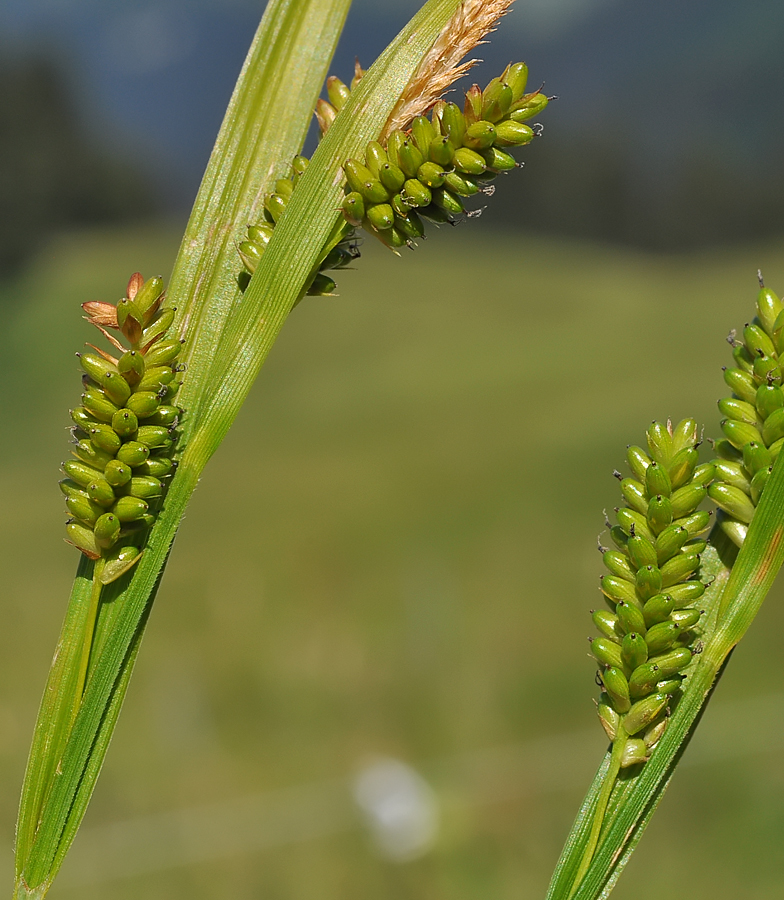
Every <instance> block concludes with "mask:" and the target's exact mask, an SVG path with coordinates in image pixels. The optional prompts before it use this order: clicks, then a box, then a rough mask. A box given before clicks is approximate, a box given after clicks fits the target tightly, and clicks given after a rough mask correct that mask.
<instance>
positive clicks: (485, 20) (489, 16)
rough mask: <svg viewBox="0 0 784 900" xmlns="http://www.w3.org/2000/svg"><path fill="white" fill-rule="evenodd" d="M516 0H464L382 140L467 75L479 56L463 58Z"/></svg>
mask: <svg viewBox="0 0 784 900" xmlns="http://www.w3.org/2000/svg"><path fill="white" fill-rule="evenodd" d="M513 2H514V0H463V2H462V3H461V4H460V6H459V7H458V8H457V10H455V13H454V15H453V16H452V18H451V19H450V20H449V22H447V24H446V26H445V27H444V29H443V31H442V32H441V34H439V36H438V37H437V38H436V41H435V43H434V44H433V46H432V47H431V48H430V50H429V51H428V52H427V54H426V55H425V57H424V59H423V60H422V62H421V63H420V64H419V68H418V69H417V70H416V72H415V73H414V75H413V77H412V78H411V80H410V81H409V82H408V85H407V86H406V89H405V91H404V92H403V95H402V96H401V98H400V99H399V100H398V102H397V104H396V105H395V108H394V109H393V110H392V113H391V114H390V116H389V119H387V124H386V125H385V126H384V130H383V132H382V134H381V140H382V142H383V140H384V139H385V138H387V137H388V136H389V135H390V134H391V133H392V132H393V131H396V130H397V129H402V128H406V127H407V126H408V125H409V124H410V123H411V120H412V119H414V118H416V117H417V116H421V115H422V114H423V113H425V112H427V110H428V109H430V107H431V106H432V105H433V104H434V103H435V102H436V100H438V98H439V97H440V96H441V94H443V92H444V91H445V90H446V89H447V88H448V87H449V85H450V84H452V83H453V82H454V81H456V80H457V79H458V78H460V76H461V75H465V73H466V72H467V71H468V70H469V69H470V68H471V66H473V64H474V63H475V62H476V60H473V59H470V60H468V61H467V62H464V63H461V62H460V60H461V59H462V58H463V57H464V56H465V55H466V54H467V53H470V52H471V51H472V50H473V49H474V47H476V46H478V45H479V44H481V43H482V38H483V37H485V35H487V34H489V33H490V32H491V31H493V30H494V26H495V24H496V23H497V22H498V20H499V19H500V18H501V16H503V15H505V14H506V13H507V11H508V10H509V7H510V6H511V5H512V3H513Z"/></svg>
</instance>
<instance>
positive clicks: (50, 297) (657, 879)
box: [0, 223, 784, 900]
mask: <svg viewBox="0 0 784 900" xmlns="http://www.w3.org/2000/svg"><path fill="white" fill-rule="evenodd" d="M469 229H470V230H469ZM176 243H177V234H176V233H175V231H174V230H172V229H169V228H166V227H160V226H156V227H149V228H135V229H118V230H114V231H107V230H103V231H101V232H93V233H90V232H83V233H80V234H71V235H68V236H63V237H61V238H59V239H57V240H54V241H53V242H52V243H51V244H50V245H49V246H48V247H47V248H46V249H45V250H43V251H42V252H41V253H40V254H39V256H38V257H37V258H36V259H35V260H34V261H33V263H32V265H31V266H30V268H29V269H28V270H26V271H25V272H24V273H23V274H22V275H21V276H20V277H19V278H18V279H16V280H15V281H14V282H12V283H8V284H6V285H5V287H4V291H5V295H6V296H5V298H4V299H5V300H6V301H7V302H6V303H4V304H3V309H4V321H3V327H2V330H1V332H0V333H1V334H2V352H0V360H1V361H2V362H0V365H1V366H2V369H3V376H4V380H5V383H6V384H7V385H9V386H10V390H7V391H6V392H4V394H3V398H2V400H3V404H4V406H5V410H4V415H5V420H6V421H10V422H14V423H15V427H14V430H13V431H12V432H9V433H8V437H7V439H6V441H5V442H4V446H3V453H4V461H3V462H4V464H3V466H2V479H3V496H4V497H5V498H6V499H5V503H6V508H7V509H8V510H9V511H13V512H12V514H11V515H8V516H6V518H5V520H4V524H3V525H2V526H0V527H2V528H3V530H4V539H3V540H2V541H0V547H2V550H0V553H2V571H3V573H4V579H5V601H4V622H5V627H4V628H3V630H2V635H1V636H0V659H2V681H1V682H0V685H1V686H0V719H1V720H2V730H1V731H0V735H2V737H0V753H2V761H3V762H2V769H1V776H0V777H2V785H3V789H2V792H1V797H2V809H0V823H2V825H1V826H0V827H1V830H0V836H1V837H0V839H1V840H2V844H3V845H4V846H5V848H6V852H5V853H4V855H3V859H4V862H5V865H6V869H8V868H9V867H10V859H11V857H10V847H11V843H12V822H13V819H14V808H15V803H16V798H17V792H18V788H19V784H20V781H21V776H22V771H23V765H24V760H25V753H26V750H27V746H28V741H29V737H30V731H31V728H32V725H33V720H34V714H35V710H36V705H37V703H38V698H39V693H40V690H41V688H42V685H43V680H44V673H45V670H46V666H47V664H48V661H49V659H50V656H51V652H52V648H53V646H54V642H55V638H56V634H57V628H58V625H59V621H60V617H61V614H62V610H63V609H64V603H65V599H66V596H67V592H68V589H69V585H70V580H71V577H72V574H73V569H74V566H75V562H76V560H75V552H74V551H73V550H72V548H70V547H68V546H66V545H65V544H64V543H63V542H62V522H63V518H64V514H63V508H62V498H61V496H60V494H59V491H58V490H57V487H56V484H55V482H56V477H57V476H56V473H57V466H58V463H59V462H60V461H61V460H62V459H63V458H64V456H65V455H66V452H67V435H66V432H65V428H66V427H67V425H68V415H67V409H68V407H69V405H73V403H74V402H75V399H76V396H77V393H78V371H77V367H76V363H75V360H74V358H73V355H72V354H73V352H74V351H75V350H76V349H78V348H79V346H80V345H81V343H82V342H83V341H84V340H86V339H91V338H92V336H91V335H90V333H89V330H88V327H87V324H86V323H84V322H83V321H82V320H81V319H80V317H79V308H78V304H79V303H80V302H81V301H82V300H84V299H98V298H104V297H106V298H115V297H116V296H118V295H119V293H120V292H121V291H122V289H123V287H124V277H125V275H126V273H128V272H130V271H131V270H132V269H133V268H135V267H139V268H141V269H142V270H143V271H145V272H148V273H152V272H166V271H167V268H168V266H170V264H171V260H172V259H173V254H174V251H175V248H176ZM757 266H761V267H762V269H763V271H764V272H765V275H766V278H767V279H768V282H769V283H770V284H772V285H776V284H781V283H782V282H784V253H783V252H782V250H781V247H780V243H779V242H772V243H770V244H769V245H759V246H752V247H745V248H738V249H737V250H736V251H735V252H734V253H732V254H727V253H717V252H706V253H703V254H701V255H698V256H679V257H667V256H655V255H645V254H642V253H635V252H631V251H628V250H618V249H613V248H611V247H605V246H601V245H595V244H587V243H577V242H572V243H570V242H565V241H558V242H551V241H544V240H540V239H537V238H536V237H533V236H523V235H519V236H515V237H512V238H505V239H501V238H499V237H498V236H493V235H492V234H491V233H488V232H487V231H483V229H482V228H481V223H480V224H479V225H477V227H476V228H474V226H473V224H472V225H466V226H464V227H461V228H459V229H455V230H454V231H453V230H451V229H449V233H444V230H443V229H442V230H441V232H440V233H437V234H436V235H434V236H433V237H432V238H431V239H430V240H428V241H427V243H426V244H425V245H424V246H422V247H421V248H420V249H419V250H418V251H417V252H415V253H406V254H405V255H404V257H403V258H402V259H397V258H395V257H394V256H393V255H392V254H390V253H388V252H387V251H385V250H383V248H381V247H378V248H377V247H375V246H372V245H369V243H368V242H367V241H366V242H365V245H364V246H363V258H362V260H361V261H360V262H359V263H358V265H357V269H356V271H347V272H345V273H343V275H342V277H341V279H340V288H339V292H340V296H339V297H336V298H308V299H307V300H306V301H304V302H303V303H302V304H301V306H300V307H298V308H297V309H296V310H295V311H294V313H293V314H292V316H291V319H290V320H289V322H288V323H287V325H286V328H285V329H284V331H283V334H282V337H281V338H280V340H279V342H278V344H277V346H276V347H275V350H274V351H273V354H272V356H271V358H270V360H269V361H268V363H267V365H266V367H265V369H264V371H263V374H262V377H261V378H260V380H259V383H258V384H257V386H256V388H255V389H254V392H253V394H252V396H251V398H250V400H249V401H248V403H247V405H246V406H245V408H244V409H243V411H242V414H241V416H240V418H239V420H238V421H237V423H236V426H235V428H234V429H233V430H232V432H231V433H230V435H229V437H228V439H227V440H226V442H225V443H224V445H223V446H222V447H221V449H220V450H219V452H218V454H217V455H216V457H215V459H214V460H213V462H212V463H211V465H210V466H209V467H208V469H207V472H206V475H205V477H204V478H203V481H202V484H201V485H200V487H199V490H198V491H197V493H196V495H195V498H194V501H193V503H192V506H191V507H190V510H189V513H188V515H187V517H186V519H185V521H184V523H183V526H182V528H181V531H180V534H179V537H178V539H177V543H176V546H175V551H174V553H173V555H172V559H171V562H170V564H169V567H168V571H167V573H166V576H165V579H164V583H163V586H162V588H161V590H160V592H159V595H158V599H157V602H156V607H155V609H154V612H153V616H152V621H151V623H150V627H149V629H148V633H147V636H146V638H145V644H144V648H143V652H142V655H141V658H140V661H139V664H138V666H137V671H136V675H135V678H134V683H133V686H132V688H131V691H130V693H129V697H128V700H127V703H126V708H125V712H124V714H123V717H122V719H121V722H120V725H119V728H118V731H117V735H116V738H115V741H114V743H113V746H112V749H111V751H110V753H109V756H108V760H107V763H106V766H105V770H104V773H103V776H102V779H101V781H100V782H99V785H98V789H97V791H96V794H95V799H94V801H93V804H92V807H91V809H90V811H89V812H88V816H87V819H86V822H85V826H84V829H83V831H82V832H81V834H80V835H79V836H78V838H77V841H76V845H75V847H74V850H73V853H72V856H71V857H70V858H69V859H68V860H67V861H66V864H65V866H64V868H63V872H62V878H61V881H59V882H58V883H57V884H56V885H55V887H54V888H53V890H52V894H51V896H52V897H53V898H58V897H62V898H63V900H67V898H70V897H77V896H78V897H80V898H82V900H91V898H93V897H95V898H97V897H102V898H106V897H116V898H131V897H139V896H143V897H145V898H167V900H169V898H171V900H176V898H180V897H182V898H186V897H187V898H215V897H226V896H231V897H237V898H248V900H250V898H254V897H258V896H269V897H273V898H278V897H279V898H296V900H299V898H302V900H305V898H313V897H318V898H324V900H331V898H335V900H337V898H345V897H358V898H359V897H367V896H377V897H389V898H392V897H395V898H398V897H411V898H439V900H440V898H444V900H447V898H450V900H451V898H457V900H459V898H469V897H476V896H482V897H487V898H499V900H501V898H503V900H506V898H512V897H515V898H519V897H525V898H528V897H530V898H537V897H541V896H542V895H543V893H544V890H545V887H546V883H547V880H548V877H549V874H550V872H551V870H552V867H553V864H554V862H555V859H556V857H557V854H558V852H559V849H560V846H561V843H562V841H563V838H564V835H565V834H566V832H567V830H568V826H569V825H570V823H571V820H572V818H573V816H574V814H575V812H576V809H577V805H578V802H579V800H580V799H581V797H582V794H583V792H584V790H585V788H586V786H587V784H588V782H589V780H590V776H591V775H592V772H593V770H594V768H595V766H596V765H597V764H598V762H599V760H600V758H601V754H602V752H603V748H604V740H603V735H602V732H601V730H600V729H599V727H598V724H597V723H596V721H595V717H594V713H593V703H592V697H593V696H594V695H595V694H596V689H595V687H594V685H593V666H592V664H591V662H590V660H589V659H588V657H587V653H586V650H587V646H586V636H587V635H588V634H589V633H590V631H591V627H590V620H589V616H588V610H589V609H590V608H592V607H593V606H595V605H596V604H598V603H600V602H601V601H600V599H599V594H598V591H597V589H596V579H597V578H598V575H599V573H600V571H601V568H600V557H599V554H598V553H597V552H596V538H597V535H598V534H599V533H600V532H601V531H602V530H603V516H602V509H603V508H610V507H612V506H613V505H615V504H616V503H617V502H618V499H619V492H618V490H617V482H616V481H615V480H614V479H613V478H612V474H611V473H612V469H613V468H614V467H616V466H619V467H620V466H621V464H622V462H623V455H624V447H625V445H626V444H627V443H629V442H637V441H639V440H641V439H642V437H643V432H644V429H645V427H646V426H647V424H648V423H649V421H650V420H651V419H652V418H653V417H654V416H656V417H659V418H662V417H666V416H668V415H669V416H672V417H682V416H684V415H687V414H693V415H695V416H696V417H697V418H698V419H699V420H700V421H703V422H705V423H706V427H707V432H706V433H707V434H708V435H711V434H716V433H717V431H718V423H717V418H718V417H717V414H716V412H715V402H714V401H715V399H716V398H717V397H719V396H721V395H722V393H723V392H724V389H723V384H722V380H721V371H720V367H721V365H723V364H726V363H727V360H728V356H729V354H728V349H727V346H726V344H725V343H724V337H725V335H726V333H727V331H728V330H729V328H730V327H732V326H737V325H742V323H743V321H745V320H746V319H747V318H749V316H750V310H751V308H752V304H753V299H754V296H755V293H756V282H755V271H756V267H757ZM781 600H782V595H781V591H780V590H774V593H773V595H772V596H771V597H770V599H769V602H768V604H767V606H766V607H765V608H764V609H763V612H762V614H761V616H760V621H759V622H758V623H755V626H754V628H753V629H752V631H751V634H750V635H749V637H748V639H747V640H746V641H745V642H744V643H743V645H742V646H741V647H740V649H739V650H738V651H737V652H736V654H735V658H734V660H733V662H732V665H731V666H730V669H729V671H728V673H727V675H726V677H725V679H724V681H723V683H722V684H721V686H720V688H719V689H718V691H717V693H716V697H715V699H714V701H713V703H712V705H711V707H710V709H709V711H708V713H707V714H706V716H705V719H704V722H703V725H702V727H701V729H700V731H699V732H698V734H697V737H696V739H695V740H694V742H693V744H692V746H691V747H690V748H689V750H688V752H687V755H686V760H685V762H684V765H683V767H682V769H679V771H678V773H677V776H676V778H675V780H674V783H673V785H672V787H671V790H670V792H669V794H668V796H667V798H666V799H665V801H664V803H663V804H662V807H661V809H660V812H659V814H658V815H657V816H656V818H655V819H654V822H653V825H652V826H651V828H650V833H649V835H648V836H647V837H646V840H644V841H643V843H642V845H641V848H640V850H639V851H638V852H637V854H636V855H635V857H634V859H633V861H632V863H631V864H630V866H629V869H628V872H627V873H626V875H625V876H624V878H623V879H622V880H621V882H620V885H619V887H618V888H617V892H616V896H617V897H618V898H619V900H623V898H631V897H634V898H636V900H647V898H654V897H658V896H660V895H661V893H662V892H663V891H673V890H677V889H678V886H679V885H681V884H683V883H684V879H687V880H688V884H689V895H690V896H691V897H693V898H696V900H700V898H712V900H717V898H731V897H737V896H741V895H742V896H744V897H754V898H768V897H770V898H773V897H774V896H780V884H781V880H782V877H783V876H784V859H783V858H782V854H781V850H780V845H781V837H782V835H783V834H784V780H783V779H782V777H781V774H780V773H781V768H780V765H779V759H780V754H781V751H782V748H783V747H784V725H783V724H782V716H781V713H782V711H784V673H783V672H782V671H781V667H780V665H779V661H780V649H779V647H780V643H781V638H780V635H781V633H782V627H784V611H782V608H781ZM382 760H387V761H390V760H395V761H398V762H399V763H403V764H405V765H407V766H409V767H411V770H412V771H413V772H415V773H418V774H419V776H421V778H422V779H424V784H422V783H421V782H418V781H417V779H416V777H415V776H411V777H410V778H409V782H406V784H408V788H406V787H405V785H404V786H403V789H401V790H398V791H397V794H395V790H394V785H395V784H396V783H397V782H395V781H394V778H393V779H391V782H392V788H390V791H391V794H390V796H391V801H390V802H392V801H394V799H395V796H396V797H397V801H398V804H400V803H402V805H403V807H405V798H406V796H409V795H411V794H412V792H413V794H414V795H415V796H413V797H412V796H409V807H411V808H410V809H408V812H406V808H403V809H402V810H401V809H400V808H398V809H397V813H396V812H395V808H394V802H392V808H391V809H390V808H388V807H387V808H384V806H383V800H384V797H386V799H387V800H389V799H390V797H388V796H387V795H385V794H384V790H383V789H382V790H381V794H382V795H383V796H382V797H381V799H380V800H379V802H377V803H376V804H375V806H374V805H373V802H370V803H368V802H367V801H366V802H365V803H364V804H363V805H364V807H365V811H364V813H363V811H362V808H361V804H358V803H357V801H356V795H357V778H358V777H360V778H361V777H362V773H363V772H364V773H365V777H366V776H367V773H368V772H376V774H377V775H378V772H379V761H382ZM389 766H390V763H388V764H387V768H388V769H389ZM382 771H383V770H382ZM393 771H394V770H393ZM403 771H404V772H405V771H409V770H403ZM409 774H410V772H409ZM366 780H367V778H366ZM398 780H399V779H398ZM403 780H404V781H405V778H404V779H403ZM377 781H378V779H377ZM381 781H382V782H383V781H384V779H383V777H382V778H381ZM389 782H390V779H389V778H387V783H389ZM417 785H418V787H417ZM382 787H383V785H382ZM406 791H408V793H406ZM376 793H378V791H376ZM388 793H389V792H388ZM393 795H394V796H393ZM377 799H378V798H377ZM417 804H419V806H417ZM423 807H424V812H423V809H422V808H423ZM417 809H419V812H417ZM396 815H397V818H396ZM422 815H424V816H425V819H426V820H427V821H425V822H424V825H423V823H422ZM428 816H429V819H428ZM395 829H397V830H398V833H397V835H395V833H394V832H395ZM406 829H408V832H407V831H406ZM417 829H418V830H417ZM401 841H402V843H401ZM406 841H408V843H406ZM662 861H664V862H662Z"/></svg>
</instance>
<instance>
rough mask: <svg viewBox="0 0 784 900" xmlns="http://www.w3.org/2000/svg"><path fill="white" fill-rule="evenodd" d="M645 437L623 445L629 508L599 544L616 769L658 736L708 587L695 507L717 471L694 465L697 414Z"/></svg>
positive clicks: (600, 617)
mask: <svg viewBox="0 0 784 900" xmlns="http://www.w3.org/2000/svg"><path fill="white" fill-rule="evenodd" d="M646 443H647V447H646V448H645V449H643V448H642V447H638V446H630V447H629V448H628V449H627V462H628V465H629V469H630V470H631V476H630V477H628V478H624V477H623V476H622V475H621V473H620V472H616V473H615V474H616V476H617V477H618V478H619V479H620V482H621V494H622V497H623V499H624V501H625V503H626V504H627V505H626V506H624V507H620V508H618V509H616V517H617V524H615V525H613V526H611V527H610V535H611V537H612V540H613V543H614V544H615V547H614V548H601V550H602V554H603V561H604V565H605V568H606V569H607V574H605V575H603V576H602V577H601V580H600V589H601V592H602V594H603V595H604V598H605V600H606V604H607V607H608V608H606V609H597V610H595V611H594V612H593V622H594V625H595V626H596V628H597V630H598V631H599V634H600V636H599V637H596V638H593V639H592V640H591V652H592V654H593V656H594V657H595V659H596V660H597V662H598V663H599V680H600V682H601V685H602V687H603V691H602V694H601V695H600V698H599V701H598V714H599V720H600V722H601V724H602V726H603V728H604V730H605V732H606V733H607V736H608V737H609V738H610V740H613V741H614V740H616V738H618V736H619V735H621V734H622V735H623V739H624V740H626V745H625V746H624V747H623V753H622V755H621V766H622V767H628V766H632V765H637V764H639V763H643V762H645V761H646V760H647V758H648V756H649V755H650V752H651V750H652V749H653V748H654V747H655V746H656V744H657V743H658V741H659V740H660V739H661V736H662V734H663V733H664V730H665V728H666V724H667V715H668V711H669V708H670V703H671V702H672V698H673V697H674V696H676V695H677V694H678V692H679V691H680V688H681V682H682V680H683V678H684V675H683V673H684V670H686V669H687V668H688V666H689V665H690V663H691V661H692V655H693V647H694V645H695V641H696V638H697V631H696V630H697V629H698V628H699V623H700V618H701V615H702V611H701V610H700V608H699V600H700V598H701V596H702V595H703V593H704V591H705V586H704V584H703V582H702V581H701V580H700V578H699V567H700V554H701V553H702V551H703V550H704V548H705V541H704V540H703V539H702V537H701V535H702V534H703V533H704V532H705V531H706V530H707V528H708V526H709V524H710V516H709V514H708V513H707V512H705V511H704V510H700V509H699V506H700V504H701V503H702V501H703V500H705V498H706V496H707V490H708V489H707V485H708V484H710V482H711V480H712V479H713V477H714V465H713V464H712V463H704V464H702V465H700V464H699V454H698V450H697V446H698V435H697V423H696V422H695V421H694V420H692V419H684V420H683V421H682V422H679V423H678V424H677V425H676V426H675V427H673V426H672V425H671V424H670V423H669V422H667V423H666V424H661V423H658V422H654V423H653V424H652V425H651V427H650V428H649V429H648V433H647V441H646ZM694 604H696V605H694Z"/></svg>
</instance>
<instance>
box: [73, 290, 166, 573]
mask: <svg viewBox="0 0 784 900" xmlns="http://www.w3.org/2000/svg"><path fill="white" fill-rule="evenodd" d="M126 293H127V296H126V297H123V298H122V299H121V300H120V301H119V302H118V303H117V304H110V303H85V304H83V307H84V310H85V312H86V313H87V317H86V318H87V319H88V321H90V322H92V324H94V325H96V327H98V328H99V330H100V331H101V332H102V333H103V334H104V336H105V337H106V338H107V339H108V340H109V342H110V343H111V345H112V348H113V352H112V353H108V352H106V351H103V350H99V349H97V348H94V347H91V349H90V350H89V351H87V352H84V353H79V354H77V356H78V358H79V362H80V364H81V368H82V370H83V373H84V374H83V375H82V383H83V393H82V405H81V406H78V407H77V408H76V409H74V410H72V411H71V419H72V420H73V423H74V427H73V437H74V449H73V450H72V454H73V456H74V457H75V458H74V459H70V460H67V461H66V462H64V463H63V471H64V472H65V474H66V476H67V477H66V478H65V479H64V480H63V481H61V482H60V488H61V490H62V491H63V493H64V494H65V498H66V499H65V502H66V507H67V508H68V512H69V514H70V517H71V518H70V519H69V521H68V523H67V525H66V532H67V539H68V540H69V541H70V543H72V544H73V545H74V546H76V547H77V548H78V549H79V550H81V551H82V553H84V554H85V555H86V556H87V557H89V558H90V559H94V560H102V564H101V581H102V582H103V583H104V584H108V583H109V582H111V581H114V580H115V579H116V578H119V577H120V575H122V574H124V573H125V572H126V571H128V569H130V568H131V567H132V566H133V565H134V564H135V563H136V562H137V561H138V559H139V556H140V554H141V551H142V548H143V546H144V542H145V540H146V536H147V532H148V530H149V528H150V526H151V525H152V524H153V523H154V522H155V518H156V515H157V512H158V511H159V509H160V506H161V503H162V501H163V497H164V495H165V493H166V487H167V484H168V480H169V477H170V476H171V474H172V472H173V470H174V462H173V459H172V451H173V448H174V443H175V437H176V429H177V425H178V422H179V417H180V409H179V408H178V407H177V406H175V405H174V404H173V398H174V396H175V394H176V392H177V388H178V384H177V381H176V373H177V371H178V368H177V358H178V356H179V353H180V347H181V344H180V341H179V340H177V339H176V338H172V337H169V336H168V330H169V328H170V326H171V324H172V322H173V318H174V311H173V310H172V309H170V308H163V307H162V304H163V302H164V294H163V282H162V280H161V279H160V278H150V279H148V280H147V281H144V280H143V279H142V277H141V275H139V274H138V273H137V274H135V275H133V276H132V277H131V279H130V281H129V282H128V288H127V292H126ZM122 338H124V339H125V342H126V343H127V345H128V346H125V345H124V344H123V343H122V340H121V339H122Z"/></svg>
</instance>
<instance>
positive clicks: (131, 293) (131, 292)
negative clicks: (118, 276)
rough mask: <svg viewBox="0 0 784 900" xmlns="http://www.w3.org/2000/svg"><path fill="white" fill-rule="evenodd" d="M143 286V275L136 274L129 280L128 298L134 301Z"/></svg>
mask: <svg viewBox="0 0 784 900" xmlns="http://www.w3.org/2000/svg"><path fill="white" fill-rule="evenodd" d="M143 284H144V279H143V278H142V273H141V272H134V273H133V275H131V277H130V279H129V280H128V287H127V288H126V292H127V293H126V296H127V297H128V299H129V300H133V298H134V297H135V296H136V294H137V292H138V291H139V289H140V288H141V286H142V285H143Z"/></svg>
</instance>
